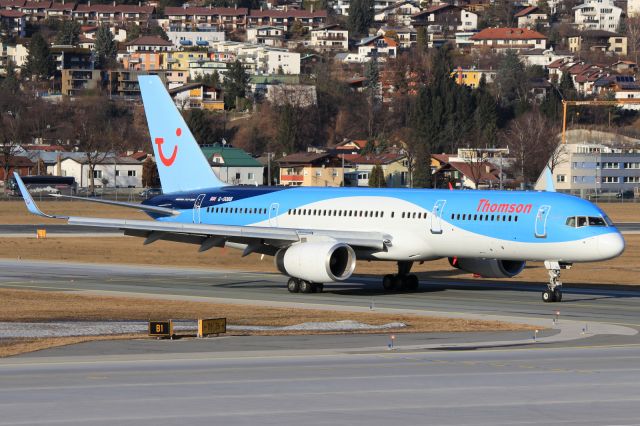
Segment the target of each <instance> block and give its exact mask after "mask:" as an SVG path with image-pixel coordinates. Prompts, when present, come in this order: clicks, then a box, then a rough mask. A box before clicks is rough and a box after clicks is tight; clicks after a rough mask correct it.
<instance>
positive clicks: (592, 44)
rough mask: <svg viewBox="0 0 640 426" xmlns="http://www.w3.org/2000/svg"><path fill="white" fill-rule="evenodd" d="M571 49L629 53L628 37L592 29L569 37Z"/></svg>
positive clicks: (619, 53) (572, 50) (617, 53)
mask: <svg viewBox="0 0 640 426" xmlns="http://www.w3.org/2000/svg"><path fill="white" fill-rule="evenodd" d="M568 42H569V50H570V51H571V52H580V51H583V50H590V51H601V52H612V53H615V54H616V55H621V56H626V55H627V37H626V36H622V35H619V34H616V33H614V32H611V31H602V30H590V31H583V32H581V33H579V34H575V35H573V36H569V37H568Z"/></svg>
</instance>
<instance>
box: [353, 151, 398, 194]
mask: <svg viewBox="0 0 640 426" xmlns="http://www.w3.org/2000/svg"><path fill="white" fill-rule="evenodd" d="M344 157H345V162H347V163H349V164H351V168H350V170H349V171H346V172H345V173H344V181H345V186H369V176H370V175H371V171H372V170H373V168H374V167H375V166H380V167H381V168H382V172H383V173H384V180H385V183H386V186H387V188H402V187H407V186H409V162H408V160H407V156H406V154H405V153H404V152H383V153H381V154H346V155H344Z"/></svg>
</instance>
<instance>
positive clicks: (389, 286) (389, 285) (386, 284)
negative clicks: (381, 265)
mask: <svg viewBox="0 0 640 426" xmlns="http://www.w3.org/2000/svg"><path fill="white" fill-rule="evenodd" d="M382 287H383V288H384V289H385V291H391V290H393V275H391V274H387V275H385V276H384V278H382Z"/></svg>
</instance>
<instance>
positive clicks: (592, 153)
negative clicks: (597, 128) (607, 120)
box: [536, 140, 640, 197]
mask: <svg viewBox="0 0 640 426" xmlns="http://www.w3.org/2000/svg"><path fill="white" fill-rule="evenodd" d="M637 142H638V141H637V140H636V141H635V143H637ZM558 149H559V150H562V153H561V155H559V154H558V153H556V154H555V156H556V157H558V156H561V158H562V161H560V162H559V164H557V165H556V166H555V167H554V168H553V182H554V184H555V187H556V190H558V191H562V192H570V193H573V194H578V195H580V196H582V197H588V196H590V195H592V194H613V193H618V192H620V191H628V190H632V191H634V192H635V193H636V194H640V151H639V150H637V149H627V148H616V147H612V146H609V145H605V144H601V143H590V142H586V143H567V144H564V145H561V146H560V147H558ZM556 162H557V161H556ZM543 186H544V183H543V179H539V180H538V183H537V184H536V189H540V188H541V187H543Z"/></svg>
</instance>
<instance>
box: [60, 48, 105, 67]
mask: <svg viewBox="0 0 640 426" xmlns="http://www.w3.org/2000/svg"><path fill="white" fill-rule="evenodd" d="M50 52H51V56H52V57H53V61H54V62H55V64H56V69H57V70H58V71H62V70H66V69H85V70H92V69H94V65H95V59H94V56H93V52H92V51H91V50H89V49H83V48H81V47H72V46H52V47H51V48H50Z"/></svg>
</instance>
